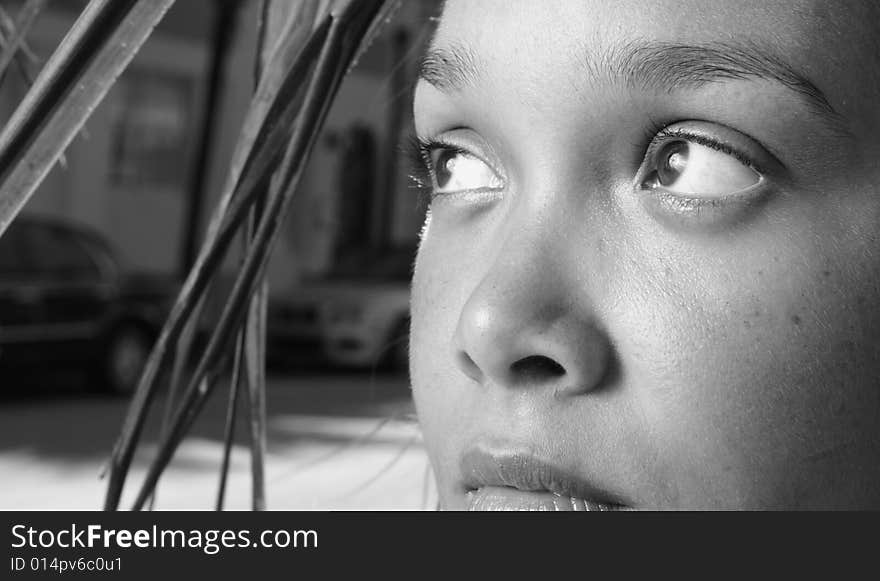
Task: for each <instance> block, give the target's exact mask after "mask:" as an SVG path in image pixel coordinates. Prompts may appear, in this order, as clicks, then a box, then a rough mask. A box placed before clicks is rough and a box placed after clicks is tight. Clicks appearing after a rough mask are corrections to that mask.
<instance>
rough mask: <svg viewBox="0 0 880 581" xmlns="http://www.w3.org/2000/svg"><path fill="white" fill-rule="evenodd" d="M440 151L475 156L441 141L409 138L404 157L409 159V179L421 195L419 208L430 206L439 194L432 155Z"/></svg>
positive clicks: (405, 145)
mask: <svg viewBox="0 0 880 581" xmlns="http://www.w3.org/2000/svg"><path fill="white" fill-rule="evenodd" d="M438 149H446V150H449V151H452V152H454V153H457V154H460V155H471V156H472V155H473V154H472V153H471V152H469V151H468V150H466V149H464V148H462V147H459V146H458V145H455V144H453V143H449V142H447V141H443V140H441V139H423V138H420V137H417V136H415V135H412V136H410V137H409V138H407V140H406V142H405V144H404V155H405V157H406V159H407V165H408V169H409V171H408V175H409V179H410V180H411V181H412V182H413V183H414V184H415V186H414V187H415V188H416V190H417V191H418V193H419V207H420V209H423V208H424V207H426V206H428V205H430V203H431V202H432V201H433V200H434V198H436V197H437V196H438V195H439V194H437V193H436V191H435V189H434V171H435V169H434V164H433V162H432V161H431V154H432V153H434V152H435V151H437V150H438Z"/></svg>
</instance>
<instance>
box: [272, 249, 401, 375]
mask: <svg viewBox="0 0 880 581" xmlns="http://www.w3.org/2000/svg"><path fill="white" fill-rule="evenodd" d="M414 256H415V249H414V248H413V247H402V248H395V249H392V250H390V251H388V252H385V253H383V254H382V255H381V256H380V257H376V258H374V259H371V260H366V259H365V260H363V261H353V262H354V263H353V264H351V265H349V266H348V267H347V268H342V269H339V270H337V271H336V272H334V273H333V274H332V275H331V276H329V277H327V278H326V279H324V280H321V281H315V282H311V283H308V284H304V285H302V286H301V287H300V288H298V289H297V290H296V292H295V293H294V294H292V295H291V296H288V297H286V298H284V299H280V298H276V299H275V300H273V301H272V303H271V304H270V310H269V322H268V325H267V326H268V330H269V345H270V351H271V352H273V353H274V358H275V359H276V360H277V359H281V358H283V357H284V353H285V352H286V353H288V354H289V356H293V355H294V354H295V353H296V352H297V351H299V352H300V353H302V350H304V349H305V350H307V352H315V353H316V354H318V356H320V357H322V358H323V359H324V360H326V361H327V362H329V363H330V364H332V365H335V366H340V367H351V368H374V367H384V368H386V369H397V370H403V369H406V368H407V365H408V358H409V342H408V338H409V321H410V312H409V297H410V278H411V276H412V265H413V260H414Z"/></svg>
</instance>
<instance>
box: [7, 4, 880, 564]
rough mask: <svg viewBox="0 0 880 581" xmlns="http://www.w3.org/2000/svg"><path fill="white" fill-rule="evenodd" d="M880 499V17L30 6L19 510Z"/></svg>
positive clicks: (849, 7)
mask: <svg viewBox="0 0 880 581" xmlns="http://www.w3.org/2000/svg"><path fill="white" fill-rule="evenodd" d="M878 509H880V2H877V1H876V0H763V1H762V0H724V1H722V0H676V1H672V0H614V1H612V0H546V1H545V0H540V1H539V0H446V1H439V0H176V1H175V0H0V511H35V512H55V511H100V512H124V511H138V512H149V511H152V512H156V513H161V512H163V511H167V512H174V511H205V512H215V511H229V512H264V511H269V512H273V511H278V512H283V511H290V512H292V513H293V512H297V513H298V512H352V511H358V512H363V513H365V514H366V513H370V512H372V513H376V512H431V513H435V512H444V513H448V512H467V511H542V512H551V511H552V512H559V511H564V512H578V511H582V512H595V511H600V512H626V513H630V512H650V513H657V512H662V513H671V512H758V511H761V512H763V511H774V512H780V511H785V512H789V511H798V512H800V511H822V512H825V511H876V510H878ZM422 518H426V519H427V520H428V523H429V524H430V518H431V517H422ZM603 518H606V519H615V518H620V519H626V518H630V517H627V516H622V515H616V516H613V517H611V516H608V517H603ZM132 522H133V521H132ZM196 522H197V521H196ZM212 522H213V521H212ZM326 528H329V525H328V526H327V527H326ZM16 530H17V531H18V532H13V537H12V538H13V539H18V538H20V539H21V544H22V545H21V546H25V545H27V546H28V547H32V546H33V544H31V543H32V542H34V541H32V540H27V535H26V534H25V532H23V531H24V530H25V529H24V528H22V529H20V530H19V529H16ZM300 532H302V531H300ZM4 534H6V535H7V537H8V533H4ZM71 534H72V535H73V536H75V534H74V533H71ZM285 534H287V533H285ZM87 536H88V535H87ZM287 536H288V541H290V537H291V535H290V534H288V535H287ZM35 538H38V539H42V538H43V537H41V536H40V535H36V537H35ZM53 538H54V537H53ZM58 538H61V537H60V536H58ZM134 538H135V539H137V538H139V537H138V536H137V535H135V536H134ZM144 538H146V537H144ZM151 538H153V537H151ZM223 538H224V539H225V538H226V537H225V536H224V537H223ZM292 538H294V539H297V538H299V537H297V536H296V535H295V534H293V537H292ZM308 538H309V537H308V535H306V534H305V533H303V537H302V538H301V539H300V540H302V539H305V540H306V541H308ZM120 539H121V537H120ZM240 540H242V542H250V537H247V538H245V537H240ZM14 542H15V541H14ZM39 542H43V541H39ZM115 542H122V541H115ZM151 542H152V541H151ZM275 542H276V543H280V542H281V541H278V540H276V541H275ZM13 546H14V547H17V546H19V545H15V544H14V545H13ZM120 546H122V545H120ZM254 546H256V544H255V545H254ZM15 558H18V557H16V555H14V554H13V557H12V561H11V565H9V566H11V567H12V568H13V571H15V570H16V569H15V567H16V566H17V565H16V563H19V562H16V561H15ZM34 558H37V557H34ZM121 559H122V560H123V561H124V559H125V557H124V556H123V557H121ZM89 563H91V565H95V566H96V567H97V565H96V564H95V563H92V562H91V561H90V562H89ZM114 563H115V562H114V561H112V560H107V561H106V562H103V565H101V566H102V567H111V566H114ZM19 564H21V565H22V567H25V568H30V567H31V562H30V561H28V560H23V561H21V562H20V563H19ZM36 565H37V566H38V567H45V564H42V563H41V562H36ZM4 566H7V565H5V564H4ZM34 570H36V569H34ZM43 570H45V568H44V569H43ZM80 570H82V569H80ZM89 570H91V569H89ZM110 570H112V569H110ZM0 576H2V575H0Z"/></svg>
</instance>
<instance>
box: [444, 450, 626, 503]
mask: <svg viewBox="0 0 880 581" xmlns="http://www.w3.org/2000/svg"><path fill="white" fill-rule="evenodd" d="M460 468H461V474H462V478H463V484H464V487H465V489H466V491H468V492H470V491H473V490H478V489H480V488H483V487H485V486H505V487H509V488H515V489H517V490H522V491H530V492H551V493H553V494H557V495H560V496H571V497H575V498H581V499H584V500H589V501H594V502H600V503H607V504H626V503H625V502H623V501H622V500H621V499H620V498H619V497H618V496H617V495H615V494H612V493H610V492H608V491H606V490H603V489H601V488H599V487H598V486H596V485H595V484H593V483H591V482H589V481H587V480H586V479H584V478H581V477H579V476H577V475H575V474H572V473H571V472H569V471H567V470H565V469H564V468H561V467H559V466H556V465H554V464H553V463H551V462H548V461H546V460H543V459H541V458H538V457H537V456H535V455H533V454H531V453H529V452H524V451H517V450H505V451H493V450H488V449H485V448H482V447H474V448H471V449H469V450H467V451H466V452H465V454H464V455H463V456H462V458H461V464H460Z"/></svg>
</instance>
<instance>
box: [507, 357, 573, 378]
mask: <svg viewBox="0 0 880 581" xmlns="http://www.w3.org/2000/svg"><path fill="white" fill-rule="evenodd" d="M510 373H511V375H512V376H513V378H514V379H515V380H517V381H523V382H528V383H543V382H546V381H549V380H552V379H558V378H560V377H562V376H563V375H565V368H564V367H563V366H562V365H560V364H559V363H557V362H556V361H554V360H552V359H550V358H549V357H545V356H543V355H532V356H529V357H524V358H522V359H520V360H518V361H515V362H514V363H512V364H511V366H510Z"/></svg>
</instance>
